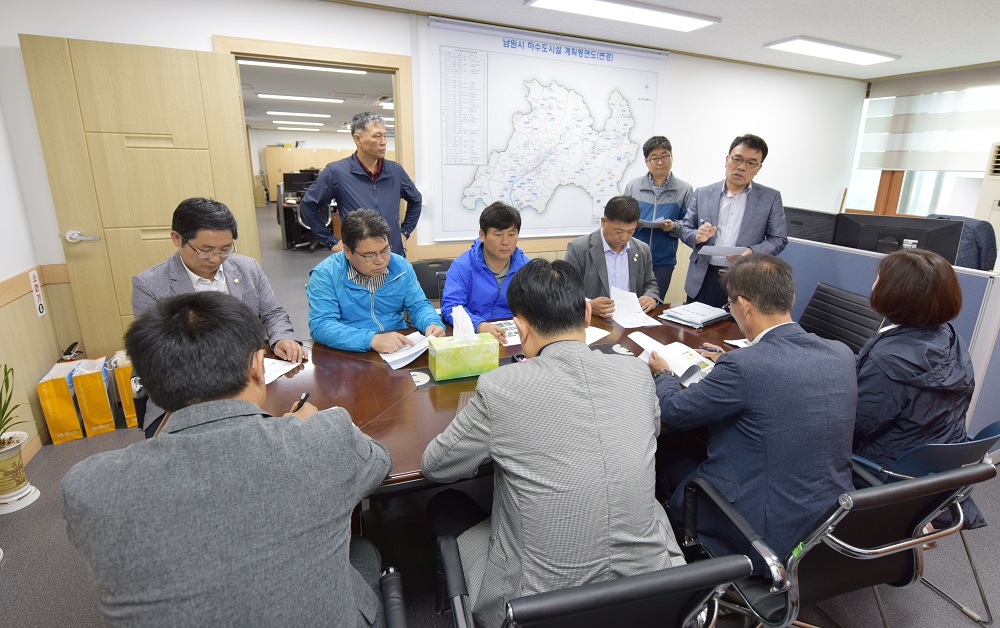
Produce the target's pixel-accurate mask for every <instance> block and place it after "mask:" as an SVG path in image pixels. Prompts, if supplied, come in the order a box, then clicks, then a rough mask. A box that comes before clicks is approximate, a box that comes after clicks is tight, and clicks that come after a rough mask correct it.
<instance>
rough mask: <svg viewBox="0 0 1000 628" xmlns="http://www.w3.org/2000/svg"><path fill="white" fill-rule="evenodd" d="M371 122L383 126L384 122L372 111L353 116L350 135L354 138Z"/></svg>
mask: <svg viewBox="0 0 1000 628" xmlns="http://www.w3.org/2000/svg"><path fill="white" fill-rule="evenodd" d="M372 122H376V123H378V124H381V125H382V126H385V120H384V119H382V116H380V115H379V114H377V113H374V112H372V111H362V112H361V113H356V114H354V117H353V118H351V135H352V136H354V135H356V134H358V133H360V132H362V131H364V130H365V129H367V128H368V125H369V124H371V123H372Z"/></svg>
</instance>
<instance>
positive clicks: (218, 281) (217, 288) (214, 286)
mask: <svg viewBox="0 0 1000 628" xmlns="http://www.w3.org/2000/svg"><path fill="white" fill-rule="evenodd" d="M183 266H184V270H186V271H187V274H188V277H190V278H191V285H192V286H194V291H195V292H224V293H225V294H229V287H228V286H227V285H226V274H225V273H224V272H222V265H221V264H220V265H219V270H217V271H215V277H214V278H212V279H205V278H204V277H199V276H198V275H196V274H194V273H193V272H191V269H190V268H188V267H187V264H183Z"/></svg>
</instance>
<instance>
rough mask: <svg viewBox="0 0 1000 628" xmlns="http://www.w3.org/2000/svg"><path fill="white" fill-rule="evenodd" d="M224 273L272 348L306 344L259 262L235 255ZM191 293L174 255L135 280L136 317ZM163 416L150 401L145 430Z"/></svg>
mask: <svg viewBox="0 0 1000 628" xmlns="http://www.w3.org/2000/svg"><path fill="white" fill-rule="evenodd" d="M222 272H223V274H224V275H225V276H226V287H227V288H228V289H229V294H230V295H232V296H234V297H236V298H237V299H239V300H240V301H243V302H244V303H246V304H247V306H248V307H249V308H250V309H251V310H253V312H255V313H256V314H257V316H259V317H260V320H261V322H262V323H264V329H265V331H267V339H268V340H267V341H268V343H270V345H271V347H272V348H273V347H274V345H275V343H276V342H278V341H279V340H284V339H286V338H287V339H290V340H294V341H295V342H298V343H299V344H301V343H302V341H301V340H299V337H298V336H296V335H295V332H294V331H293V330H292V321H291V320H290V319H289V318H288V314H286V313H285V310H284V308H282V307H281V305H280V304H279V303H278V300H277V299H276V298H275V297H274V291H273V290H271V284H270V283H268V281H267V276H265V275H264V271H263V269H261V267H260V264H258V263H257V260H255V259H254V258H252V257H247V256H246V255H240V254H239V253H234V254H233V255H230V256H229V257H227V258H226V259H225V261H223V262H222ZM189 292H194V286H192V285H191V276H190V275H188V272H187V268H186V267H185V266H184V262H183V261H181V256H180V254H179V253H174V254H173V255H171V256H170V257H168V258H167V259H166V260H164V261H163V262H160V263H159V264H157V265H156V266H153V267H152V268H149V269H147V270H144V271H143V272H141V273H139V274H138V275H136V276H134V277H132V315H133V316H136V317H138V316H139V315H140V314H142V313H143V312H145V311H146V309H147V308H149V307H150V306H151V305H153V304H154V303H156V302H157V301H159V300H160V299H165V298H167V297H172V296H175V295H178V294H187V293H189ZM161 414H163V409H162V408H160V407H159V406H157V405H156V404H155V403H153V402H152V400H150V401H147V402H146V416H145V417H140V418H142V419H143V421H142V422H140V426H143V427H144V426H145V425H146V421H152V420H155V419H156V418H157V417H158V416H160V415H161Z"/></svg>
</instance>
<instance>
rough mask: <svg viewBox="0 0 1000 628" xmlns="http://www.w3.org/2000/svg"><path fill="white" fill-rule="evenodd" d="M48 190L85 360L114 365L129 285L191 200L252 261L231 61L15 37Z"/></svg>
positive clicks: (166, 250) (157, 256) (160, 249)
mask: <svg viewBox="0 0 1000 628" xmlns="http://www.w3.org/2000/svg"><path fill="white" fill-rule="evenodd" d="M20 41H21V53H22V55H23V57H24V66H25V70H26V71H27V75H28V84H29V87H30V89H31V99H32V102H33V104H34V109H35V118H36V120H37V124H38V133H39V136H40V138H41V143H42V152H43V154H44V156H45V165H46V169H47V170H48V177H49V187H50V188H51V190H52V200H53V202H54V204H55V209H56V218H57V220H58V222H59V229H60V232H61V233H62V234H65V233H66V232H67V231H70V230H77V231H80V232H82V233H83V234H84V235H88V236H99V237H100V238H101V239H100V240H99V241H82V242H78V243H75V244H73V243H70V242H67V241H66V239H65V238H63V239H62V243H63V250H64V251H65V253H66V263H67V267H68V270H69V276H70V282H71V285H72V290H73V297H74V299H75V301H76V308H77V314H78V316H79V319H80V329H81V333H82V335H83V338H82V340H83V343H84V346H85V347H86V350H87V354H88V355H89V356H91V357H95V356H101V355H109V356H110V355H112V354H113V353H114V352H115V351H116V350H117V349H120V348H122V334H123V332H124V330H125V328H126V326H127V325H128V323H129V322H130V321H131V319H132V307H131V299H132V276H133V275H135V274H137V273H139V272H141V271H143V270H145V269H146V268H149V267H150V266H153V265H155V264H157V263H159V262H161V261H163V260H164V259H166V258H167V257H168V256H169V255H171V254H172V253H173V252H174V251H175V249H174V247H173V245H172V244H171V242H170V219H171V215H172V213H173V210H174V208H175V207H176V206H177V204H178V203H179V202H180V201H182V200H184V199H185V198H189V197H192V196H207V197H211V198H215V199H217V200H219V201H221V202H223V203H225V204H226V205H228V206H229V208H230V209H231V210H232V211H233V213H234V214H235V215H236V220H237V221H238V223H239V228H240V232H239V236H240V237H239V242H238V246H239V250H240V253H244V254H246V255H251V256H253V257H256V258H259V257H260V246H259V243H258V240H257V224H256V215H255V213H254V205H253V188H252V181H251V177H250V174H251V173H250V162H249V157H248V155H249V153H248V150H247V144H246V135H245V134H244V122H243V103H242V101H241V94H240V82H239V74H238V72H237V68H236V61H235V59H234V57H233V56H232V55H230V54H225V53H215V52H197V51H193V50H173V49H169V48H154V47H150V46H134V45H126V44H110V43H104V42H95V41H83V40H75V39H63V38H58V37H39V36H35V35H20Z"/></svg>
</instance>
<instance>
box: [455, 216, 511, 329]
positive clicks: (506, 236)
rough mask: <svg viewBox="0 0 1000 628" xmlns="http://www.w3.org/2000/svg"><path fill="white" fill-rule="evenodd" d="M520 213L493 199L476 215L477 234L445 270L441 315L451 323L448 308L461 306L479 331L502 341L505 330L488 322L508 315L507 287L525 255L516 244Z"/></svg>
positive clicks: (509, 315) (509, 316)
mask: <svg viewBox="0 0 1000 628" xmlns="http://www.w3.org/2000/svg"><path fill="white" fill-rule="evenodd" d="M520 231H521V213H520V212H519V211H517V210H516V209H514V208H513V207H511V206H510V205H507V204H504V203H501V202H499V201H498V202H496V203H493V204H492V205H490V206H489V207H487V208H486V209H484V210H483V213H481V214H480V215H479V237H478V238H476V240H475V242H473V243H472V248H470V249H469V250H468V251H466V252H465V253H462V254H461V255H459V256H458V259H456V260H455V261H454V262H452V264H451V267H450V268H449V269H448V278H447V280H446V281H445V284H444V294H443V295H441V316H442V317H443V318H444V320H446V321H447V322H448V323H449V324H454V322H453V321H452V318H451V310H452V308H454V307H455V306H456V305H461V306H462V307H464V308H465V311H466V312H468V313H469V318H471V319H472V326H473V328H475V330H476V331H477V332H479V333H487V334H493V336H494V337H495V338H496V339H497V340H499V341H500V344H505V340H506V338H505V335H506V334H505V332H504V330H503V329H502V328H501V327H498V326H497V325H494V324H493V323H490V322H488V321H490V320H497V319H504V318H511V317H513V316H514V315H513V314H511V313H510V307H508V306H507V286H508V285H509V284H510V280H511V278H512V277H513V276H514V273H515V272H517V269H518V268H520V267H522V266H524V265H525V264H527V263H528V258H527V257H526V256H525V254H524V251H522V250H521V249H520V248H518V246H517V236H518V234H519V233H520Z"/></svg>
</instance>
